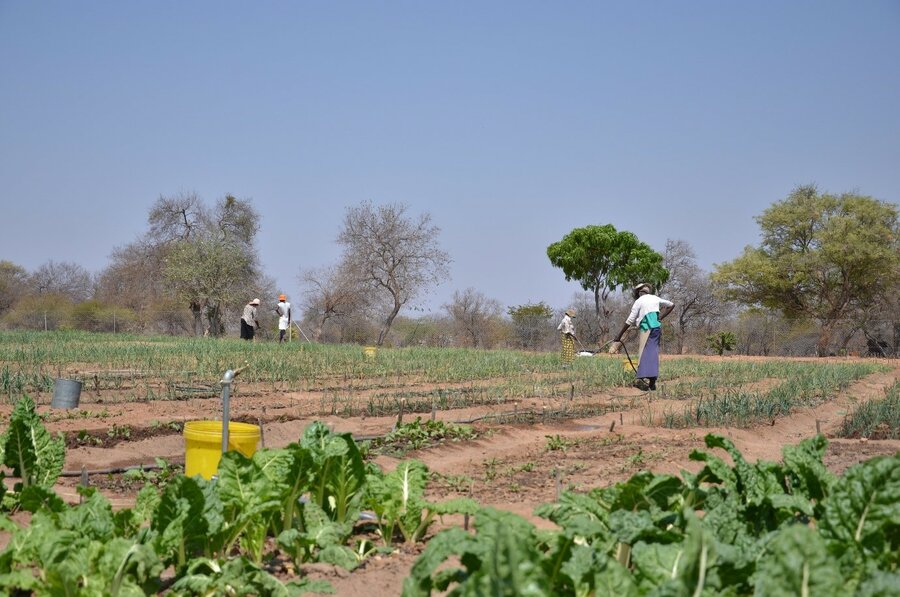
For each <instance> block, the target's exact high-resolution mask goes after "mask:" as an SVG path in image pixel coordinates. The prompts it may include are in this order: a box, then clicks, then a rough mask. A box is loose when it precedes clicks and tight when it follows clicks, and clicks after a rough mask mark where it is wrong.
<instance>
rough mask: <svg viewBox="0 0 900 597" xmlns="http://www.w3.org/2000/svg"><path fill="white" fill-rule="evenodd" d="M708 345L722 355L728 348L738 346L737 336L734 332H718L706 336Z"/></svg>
mask: <svg viewBox="0 0 900 597" xmlns="http://www.w3.org/2000/svg"><path fill="white" fill-rule="evenodd" d="M706 345H707V346H708V347H709V348H710V350H712V351H713V352H715V353H716V354H717V355H719V356H722V355H723V354H725V351H726V350H734V347H735V346H737V336H735V335H734V332H718V333H715V334H713V335H712V336H707V337H706Z"/></svg>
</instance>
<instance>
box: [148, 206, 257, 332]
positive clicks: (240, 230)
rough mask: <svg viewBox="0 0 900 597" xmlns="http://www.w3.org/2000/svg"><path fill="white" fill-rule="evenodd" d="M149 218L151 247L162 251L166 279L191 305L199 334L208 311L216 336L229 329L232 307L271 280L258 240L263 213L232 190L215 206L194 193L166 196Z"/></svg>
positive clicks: (178, 294) (210, 328)
mask: <svg viewBox="0 0 900 597" xmlns="http://www.w3.org/2000/svg"><path fill="white" fill-rule="evenodd" d="M148 220H149V223H150V231H149V232H148V237H149V239H150V242H149V243H148V246H149V247H151V248H153V250H154V251H159V252H161V253H162V255H163V259H162V263H163V267H162V275H163V279H164V280H165V281H166V282H167V283H168V284H169V285H170V286H171V287H172V288H173V289H174V291H175V294H176V295H177V296H178V297H179V298H180V299H181V300H182V301H185V302H186V303H188V304H189V305H190V308H191V312H192V313H193V315H194V333H195V334H199V333H200V322H201V320H202V318H203V316H205V317H206V320H207V323H208V330H209V333H210V335H213V336H220V335H222V334H224V333H225V323H224V316H225V312H226V310H227V308H228V307H238V306H239V305H243V304H244V303H245V302H246V301H247V300H248V297H249V296H250V295H251V294H261V293H260V289H261V287H262V286H263V285H264V283H265V282H264V281H263V276H262V272H261V266H260V263H259V258H258V256H257V253H256V248H255V245H254V242H255V239H256V233H257V232H258V231H259V214H258V213H257V212H256V210H254V209H253V206H252V205H251V204H250V202H249V201H247V200H241V199H237V198H235V197H233V196H232V195H226V196H225V197H224V198H222V199H221V200H219V201H218V202H217V203H216V204H215V206H214V207H213V208H209V207H207V206H206V205H205V204H203V203H202V202H201V201H200V199H199V198H198V197H197V196H196V195H193V194H191V195H179V196H175V197H160V198H159V200H158V201H157V202H156V203H155V204H154V206H153V208H152V209H151V210H150V216H149V218H148Z"/></svg>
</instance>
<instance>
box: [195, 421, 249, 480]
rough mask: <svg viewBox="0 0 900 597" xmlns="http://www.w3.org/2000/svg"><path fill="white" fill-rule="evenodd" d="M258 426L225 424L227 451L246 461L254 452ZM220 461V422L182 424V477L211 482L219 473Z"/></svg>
mask: <svg viewBox="0 0 900 597" xmlns="http://www.w3.org/2000/svg"><path fill="white" fill-rule="evenodd" d="M257 443H259V426H258V425H250V424H248V423H235V422H233V421H232V422H230V423H229V424H228V449H229V450H237V451H238V452H240V453H241V454H243V455H244V456H246V457H247V458H249V457H251V456H253V453H254V452H256V444H257ZM221 458H222V421H188V422H187V423H185V424H184V474H185V475H187V476H188V477H193V476H194V475H200V476H201V477H204V478H206V479H211V478H212V477H213V475H215V474H216V471H218V470H219V460H220V459H221Z"/></svg>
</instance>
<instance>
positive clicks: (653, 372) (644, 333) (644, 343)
mask: <svg viewBox="0 0 900 597" xmlns="http://www.w3.org/2000/svg"><path fill="white" fill-rule="evenodd" d="M633 296H634V299H635V300H634V304H633V305H632V306H631V313H630V314H629V315H628V319H626V320H625V325H623V326H622V329H621V330H620V331H619V333H618V334H617V335H616V339H615V341H613V343H612V345H611V346H610V347H609V353H610V354H615V353H617V352H619V349H620V348H622V336H623V335H624V334H625V332H626V331H627V330H628V328H630V327H631V326H633V325H635V324H638V327H639V329H640V332H639V336H638V338H639V343H638V357H637V358H638V366H637V372H636V374H635V375H636V377H637V379H636V380H635V386H637V387H638V388H640V389H642V390H656V378H657V377H659V341H660V339H661V338H662V324H661V323H660V322H661V321H662V320H663V319H665V318H666V316H667V315H669V313H671V312H672V310H673V309H674V308H675V303H673V302H672V301H667V300H666V299H663V298H659V297H658V296H656V295H655V294H653V289H652V288H650V285H649V284H638V285H637V286H635V287H634V291H633Z"/></svg>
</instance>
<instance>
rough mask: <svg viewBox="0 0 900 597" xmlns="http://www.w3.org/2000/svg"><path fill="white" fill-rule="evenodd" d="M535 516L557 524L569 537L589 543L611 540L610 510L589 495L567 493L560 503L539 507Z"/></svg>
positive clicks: (561, 496)
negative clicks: (582, 539) (581, 538)
mask: <svg viewBox="0 0 900 597" xmlns="http://www.w3.org/2000/svg"><path fill="white" fill-rule="evenodd" d="M535 514H536V515H537V516H540V517H541V518H545V519H547V520H549V521H551V522H554V523H556V524H557V525H558V526H559V527H561V528H562V531H563V533H565V534H566V535H567V536H569V537H583V538H584V539H585V540H586V541H588V542H589V543H593V542H594V541H595V540H598V539H599V540H603V541H606V540H607V539H608V538H609V510H608V509H607V508H606V507H604V506H603V505H602V504H601V503H600V502H598V501H597V500H596V499H595V498H594V497H592V496H589V495H584V494H581V493H572V492H569V491H565V492H563V493H562V495H560V497H559V501H558V502H556V503H554V504H543V505H541V506H538V508H537V509H536V510H535Z"/></svg>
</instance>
